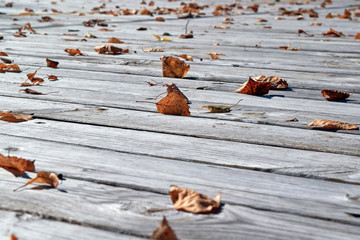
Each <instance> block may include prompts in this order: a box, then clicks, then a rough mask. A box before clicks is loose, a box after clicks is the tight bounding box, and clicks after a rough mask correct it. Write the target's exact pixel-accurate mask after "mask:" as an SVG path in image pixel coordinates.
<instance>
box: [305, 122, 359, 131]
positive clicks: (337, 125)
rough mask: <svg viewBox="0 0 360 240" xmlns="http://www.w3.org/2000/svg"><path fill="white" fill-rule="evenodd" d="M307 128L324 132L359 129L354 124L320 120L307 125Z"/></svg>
mask: <svg viewBox="0 0 360 240" xmlns="http://www.w3.org/2000/svg"><path fill="white" fill-rule="evenodd" d="M307 126H308V127H313V128H317V129H324V130H357V129H359V128H358V127H357V126H356V124H351V123H345V122H339V121H332V120H322V119H315V120H314V121H312V122H311V123H309V124H308V125H307Z"/></svg>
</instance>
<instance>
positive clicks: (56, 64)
mask: <svg viewBox="0 0 360 240" xmlns="http://www.w3.org/2000/svg"><path fill="white" fill-rule="evenodd" d="M46 64H47V66H48V67H50V68H57V66H58V65H59V62H56V61H53V60H50V59H48V58H47V59H46Z"/></svg>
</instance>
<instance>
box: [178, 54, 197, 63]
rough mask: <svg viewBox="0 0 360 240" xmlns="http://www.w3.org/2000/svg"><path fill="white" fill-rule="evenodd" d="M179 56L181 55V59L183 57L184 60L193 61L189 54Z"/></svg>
mask: <svg viewBox="0 0 360 240" xmlns="http://www.w3.org/2000/svg"><path fill="white" fill-rule="evenodd" d="M179 57H181V58H182V59H185V60H186V61H194V59H193V57H192V56H189V55H186V54H181V55H179Z"/></svg>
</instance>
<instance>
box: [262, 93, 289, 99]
mask: <svg viewBox="0 0 360 240" xmlns="http://www.w3.org/2000/svg"><path fill="white" fill-rule="evenodd" d="M259 97H262V98H268V99H271V98H273V97H282V98H284V97H285V95H281V94H271V95H266V96H259Z"/></svg>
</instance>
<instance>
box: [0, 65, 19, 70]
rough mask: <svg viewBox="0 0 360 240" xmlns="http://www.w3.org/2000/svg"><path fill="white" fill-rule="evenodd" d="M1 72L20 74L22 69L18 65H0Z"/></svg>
mask: <svg viewBox="0 0 360 240" xmlns="http://www.w3.org/2000/svg"><path fill="white" fill-rule="evenodd" d="M0 70H2V71H4V72H20V67H19V66H18V65H16V64H8V63H0Z"/></svg>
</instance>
